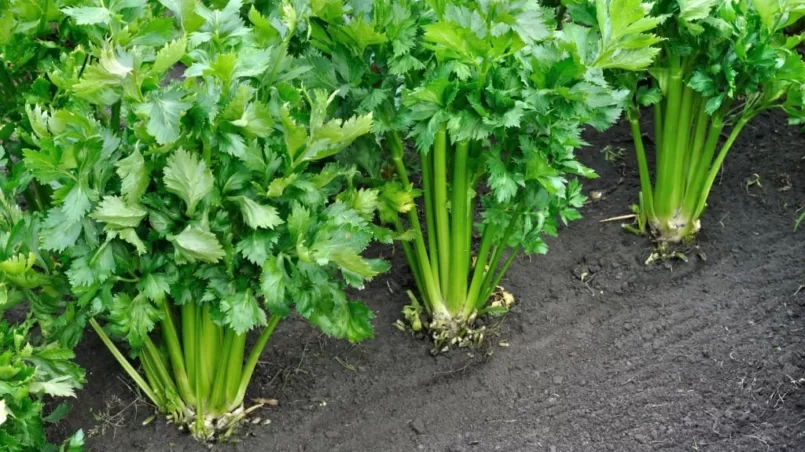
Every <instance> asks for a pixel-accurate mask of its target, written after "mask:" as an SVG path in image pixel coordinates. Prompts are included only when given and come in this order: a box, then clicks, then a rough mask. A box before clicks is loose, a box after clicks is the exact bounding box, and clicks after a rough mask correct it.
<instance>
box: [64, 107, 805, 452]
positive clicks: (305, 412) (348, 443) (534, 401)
mask: <svg viewBox="0 0 805 452" xmlns="http://www.w3.org/2000/svg"><path fill="white" fill-rule="evenodd" d="M646 130H650V128H648V127H647V128H646ZM587 139H588V140H589V141H590V142H591V143H592V145H591V146H590V147H587V148H586V149H585V150H583V151H582V152H581V155H582V156H581V158H582V160H583V161H584V162H586V163H587V164H589V165H590V166H592V167H593V168H595V169H596V170H597V171H598V173H599V174H600V175H601V178H600V179H597V180H593V181H589V182H587V183H586V185H585V189H586V191H588V192H589V191H591V190H597V191H599V192H600V193H601V194H602V195H603V196H602V197H601V198H600V200H598V201H593V202H591V203H590V204H589V205H588V206H587V207H586V208H585V209H584V215H585V218H584V219H583V220H581V221H578V222H575V223H573V224H572V225H570V226H569V227H568V228H566V229H565V230H563V231H561V233H560V236H559V237H558V238H555V239H551V240H549V245H550V247H551V249H550V251H549V253H548V255H546V256H532V257H523V258H521V259H519V260H518V261H517V262H516V263H515V265H513V266H512V268H511V270H510V272H509V274H508V277H507V278H506V279H505V281H504V284H505V287H506V288H507V289H508V290H509V291H510V292H512V293H513V294H514V295H515V296H516V298H517V301H518V302H517V304H516V305H515V306H514V308H513V309H512V312H511V314H510V315H508V316H507V317H505V318H504V319H502V323H501V324H500V326H499V328H498V329H497V330H496V331H491V332H490V333H489V334H488V336H489V340H488V344H487V346H486V347H485V348H483V349H482V350H476V351H470V350H466V349H464V350H458V351H454V352H452V353H449V354H447V355H440V356H431V354H430V353H429V348H430V344H428V343H427V342H426V341H423V340H416V339H415V338H413V337H412V336H411V335H410V334H409V333H405V332H402V331H399V330H398V329H396V328H395V327H393V326H392V324H393V323H394V321H396V320H397V319H398V318H399V317H400V314H399V313H400V310H401V308H402V306H403V305H404V304H406V303H407V301H408V300H407V297H406V295H405V290H406V289H408V288H410V287H411V285H412V283H411V278H410V276H409V273H408V270H407V268H406V266H405V263H404V259H402V256H401V255H402V253H400V252H399V249H398V250H397V252H396V254H395V251H394V250H393V249H391V248H388V249H384V250H382V252H383V253H384V254H385V255H386V256H387V257H389V258H391V259H392V260H393V263H394V269H393V270H392V271H391V273H389V274H388V275H385V276H384V277H382V278H378V279H377V280H376V281H374V282H373V283H372V284H371V286H370V287H368V288H367V289H366V290H365V291H364V292H362V293H361V294H360V297H361V298H362V299H363V300H365V301H367V302H368V303H369V305H370V306H371V308H372V309H373V310H374V312H376V313H377V319H375V326H376V331H377V339H374V340H370V341H367V342H364V343H362V344H359V345H350V344H347V343H344V342H340V341H335V340H331V339H328V338H326V337H324V336H322V335H320V334H319V333H318V332H316V331H315V330H314V329H313V328H311V327H309V326H308V325H306V324H305V323H304V322H302V321H300V320H297V319H290V320H287V321H285V322H283V323H281V324H280V326H279V327H278V328H277V331H276V333H275V335H274V338H273V339H272V341H271V343H270V345H269V346H268V348H267V350H266V352H265V353H264V354H263V358H262V361H261V362H260V364H259V366H258V368H257V372H256V375H255V378H254V381H253V384H252V386H251V388H250V391H249V394H248V395H249V397H251V398H258V397H262V398H275V399H277V400H278V401H279V406H277V407H269V408H264V409H261V410H260V411H258V416H260V417H261V418H263V419H270V420H271V424H270V425H268V426H261V425H260V426H258V425H248V426H246V427H244V428H243V429H242V430H241V431H240V434H239V435H238V439H239V442H237V443H232V444H217V445H214V446H211V448H212V449H213V450H221V451H328V452H329V451H367V452H386V451H433V452H436V451H439V452H442V451H449V452H459V451H466V452H473V451H479V452H486V451H529V452H530V451H538V452H541V451H545V452H581V451H585V452H586V451H590V452H600V451H626V452H631V451H707V452H716V451H721V452H737V451H745V452H764V451H775V452H779V451H805V411H803V408H805V379H803V378H805V348H804V347H803V346H804V345H805V340H803V339H805V329H804V327H805V325H804V324H803V315H805V289H802V286H801V285H802V284H805V231H800V232H799V233H795V232H793V231H792V226H793V221H794V219H795V218H796V216H797V213H796V210H797V209H798V208H799V207H800V205H799V204H800V203H801V202H802V201H803V200H805V183H803V181H805V162H803V160H802V158H803V156H805V147H803V143H805V140H804V139H803V136H802V135H801V134H800V131H799V130H797V129H796V128H793V127H788V126H786V125H785V117H784V116H782V115H780V114H769V115H766V116H762V117H759V118H757V119H756V120H755V121H754V122H753V123H752V124H750V126H749V127H747V129H746V130H745V131H744V133H743V135H742V137H741V138H740V139H739V140H738V142H737V143H736V145H735V147H734V149H733V151H732V153H731V155H730V156H728V158H727V160H726V166H725V168H724V171H723V175H722V176H721V177H720V178H719V179H718V181H717V184H718V185H716V186H715V187H714V189H713V193H712V196H711V198H710V207H709V209H708V210H707V212H706V216H705V218H704V220H703V232H702V234H701V235H700V237H699V239H698V242H697V243H696V244H695V246H694V247H691V249H689V250H688V253H687V256H688V262H682V261H671V262H666V263H664V264H663V263H661V264H653V265H650V266H646V265H645V264H644V261H645V260H646V258H647V257H648V256H649V255H650V253H651V251H652V250H651V246H650V244H649V242H648V241H647V240H646V239H645V238H643V237H637V236H634V235H630V234H628V233H625V232H623V231H622V230H621V228H620V226H619V223H618V222H606V223H602V222H601V220H603V219H606V218H610V217H613V216H617V215H622V214H626V213H629V205H630V204H631V203H633V202H634V201H635V200H636V197H637V185H638V184H637V175H636V167H635V164H634V160H633V149H632V147H631V143H630V138H629V134H628V128H627V127H626V126H625V125H624V124H621V125H620V126H618V127H615V128H613V129H612V130H610V131H608V132H606V133H604V134H596V133H588V134H587ZM606 146H612V147H614V148H624V149H625V159H624V160H622V161H616V162H609V161H607V160H605V158H604V153H602V152H601V150H602V149H603V148H605V147H606ZM755 175H757V177H758V178H759V181H760V184H750V185H749V186H748V187H747V181H751V180H753V179H755V178H756V176H755ZM789 182H790V183H789ZM800 289H802V290H800ZM506 345H508V346H506ZM79 361H80V362H81V364H83V365H84V366H86V368H87V371H88V372H87V374H88V375H87V378H88V384H87V386H86V388H85V389H84V391H83V392H82V393H81V394H80V397H79V398H78V400H77V402H76V403H75V407H74V410H73V412H72V414H71V415H70V417H69V419H68V420H67V421H66V422H64V423H62V424H61V425H60V426H59V431H54V432H51V433H52V434H53V435H54V436H55V435H59V434H64V432H67V431H73V430H75V429H78V428H83V429H84V431H85V433H86V434H87V436H88V438H87V443H88V446H89V447H88V449H89V450H90V451H120V452H124V451H203V450H205V449H206V447H205V446H203V445H200V444H198V443H196V442H194V441H193V440H192V439H190V438H189V437H188V436H187V435H185V434H183V433H181V432H179V431H177V430H176V428H175V427H174V426H170V425H167V424H166V423H165V421H164V420H163V419H161V418H158V419H156V420H154V421H153V422H150V423H149V424H148V425H143V421H144V420H146V419H147V418H149V417H150V416H151V415H152V414H153V410H152V409H151V408H149V407H148V406H147V405H145V404H144V403H143V401H142V400H141V399H140V400H138V399H137V396H136V395H135V393H134V392H132V390H131V389H130V386H131V384H130V383H129V382H128V380H127V378H126V377H125V375H124V374H123V372H122V371H121V370H120V368H119V367H118V365H117V364H116V363H115V361H114V360H113V359H112V357H111V355H110V354H109V353H107V352H106V350H105V349H104V348H103V346H102V344H101V343H100V341H98V340H97V339H96V337H95V336H94V335H93V334H92V333H91V332H88V333H87V335H86V340H85V341H84V343H83V345H82V348H81V350H80V351H79Z"/></svg>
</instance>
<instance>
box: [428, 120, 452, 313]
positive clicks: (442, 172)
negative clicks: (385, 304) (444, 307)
mask: <svg viewBox="0 0 805 452" xmlns="http://www.w3.org/2000/svg"><path fill="white" fill-rule="evenodd" d="M432 152H433V197H434V198H433V201H434V206H433V209H434V213H435V223H436V240H437V245H438V248H439V285H440V286H441V288H442V297H443V298H445V299H447V300H450V293H449V289H448V288H449V283H450V281H449V279H450V258H449V256H450V216H449V213H448V212H447V129H446V127H445V126H444V125H442V127H441V128H440V129H439V131H438V132H436V141H435V143H434V144H433V151H432Z"/></svg>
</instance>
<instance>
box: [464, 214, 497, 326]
mask: <svg viewBox="0 0 805 452" xmlns="http://www.w3.org/2000/svg"><path fill="white" fill-rule="evenodd" d="M496 234H497V227H495V226H494V225H491V224H490V225H488V226H486V227H485V228H484V231H483V238H481V247H480V248H479V249H478V258H477V259H476V260H475V271H474V272H473V274H472V283H471V284H470V291H469V294H468V295H467V302H466V304H465V305H464V316H465V317H469V316H470V314H472V310H473V309H475V306H476V305H478V304H479V303H480V301H479V297H480V296H481V291H482V290H483V291H484V292H486V289H485V288H483V281H484V278H485V277H486V274H487V269H486V262H487V259H489V251H490V250H491V249H492V240H493V237H494V236H495V235H496ZM490 271H491V269H490ZM483 301H484V302H485V301H486V300H485V299H484V300H483Z"/></svg>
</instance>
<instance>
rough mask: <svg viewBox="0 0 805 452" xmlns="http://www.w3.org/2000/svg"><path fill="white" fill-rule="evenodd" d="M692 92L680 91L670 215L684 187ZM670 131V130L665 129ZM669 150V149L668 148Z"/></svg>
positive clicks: (675, 212) (678, 205)
mask: <svg viewBox="0 0 805 452" xmlns="http://www.w3.org/2000/svg"><path fill="white" fill-rule="evenodd" d="M693 94H694V92H693V90H692V89H691V88H690V87H689V86H685V87H684V88H683V89H682V103H681V104H680V106H679V119H678V121H677V128H676V130H674V133H672V134H669V135H675V136H676V137H675V139H674V148H673V149H674V151H673V152H674V155H673V162H672V163H673V166H672V168H671V174H672V179H671V180H670V181H669V184H670V186H669V188H668V202H669V203H670V206H669V207H670V210H671V213H672V214H677V213H678V212H679V209H680V207H681V205H682V197H683V195H684V193H685V192H684V187H685V179H686V178H685V160H687V159H688V155H689V153H690V123H691V116H692V115H693V111H692V110H693V106H694V104H693ZM667 130H671V129H667ZM668 149H671V148H668Z"/></svg>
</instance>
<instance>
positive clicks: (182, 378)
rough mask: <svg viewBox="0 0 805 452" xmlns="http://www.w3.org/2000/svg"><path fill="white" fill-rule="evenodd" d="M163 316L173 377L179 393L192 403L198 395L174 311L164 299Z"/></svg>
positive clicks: (164, 333)
mask: <svg viewBox="0 0 805 452" xmlns="http://www.w3.org/2000/svg"><path fill="white" fill-rule="evenodd" d="M162 316H163V318H162V335H163V337H164V339H165V346H166V347H167V348H168V356H169V357H170V361H171V366H172V367H173V377H174V379H175V382H176V384H177V386H178V388H179V395H180V396H181V397H182V399H184V401H185V402H187V403H189V404H191V405H192V404H194V403H195V401H196V397H195V395H194V394H193V389H192V388H191V387H190V380H189V379H188V378H187V371H186V370H185V367H184V361H185V358H184V356H183V354H182V344H181V343H180V342H179V334H178V333H177V332H176V325H175V324H174V322H173V311H171V308H170V305H169V304H168V301H167V300H162ZM191 356H192V355H191Z"/></svg>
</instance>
